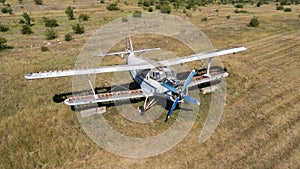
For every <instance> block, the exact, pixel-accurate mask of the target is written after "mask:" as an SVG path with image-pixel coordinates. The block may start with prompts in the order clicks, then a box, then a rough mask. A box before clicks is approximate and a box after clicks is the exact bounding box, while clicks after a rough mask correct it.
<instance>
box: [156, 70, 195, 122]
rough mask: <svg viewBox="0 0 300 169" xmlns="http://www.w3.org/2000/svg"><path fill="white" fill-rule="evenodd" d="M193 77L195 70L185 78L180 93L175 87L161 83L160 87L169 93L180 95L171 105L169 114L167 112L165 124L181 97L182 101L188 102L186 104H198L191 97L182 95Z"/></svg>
mask: <svg viewBox="0 0 300 169" xmlns="http://www.w3.org/2000/svg"><path fill="white" fill-rule="evenodd" d="M194 76H195V70H192V72H191V73H190V74H189V76H188V77H187V79H186V81H185V82H184V84H183V87H182V89H181V91H180V92H179V91H178V89H176V88H175V87H173V86H171V85H169V84H166V83H163V84H162V86H164V87H166V88H167V89H169V90H170V91H172V92H174V93H177V94H180V96H179V97H177V98H176V99H175V100H174V102H173V105H172V107H171V109H170V110H169V112H168V115H167V117H166V120H165V122H167V121H168V119H169V118H170V116H171V115H172V113H173V111H174V109H175V108H176V106H177V104H178V102H179V99H180V98H181V97H183V98H184V100H186V101H188V102H191V103H193V104H197V105H199V104H200V103H199V102H198V101H197V100H196V99H194V98H192V97H190V96H188V95H184V91H185V90H186V89H187V87H188V85H189V84H190V83H191V81H192V80H193V77H194Z"/></svg>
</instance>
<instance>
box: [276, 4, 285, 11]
mask: <svg viewBox="0 0 300 169" xmlns="http://www.w3.org/2000/svg"><path fill="white" fill-rule="evenodd" d="M276 10H284V7H283V6H282V5H279V6H276Z"/></svg>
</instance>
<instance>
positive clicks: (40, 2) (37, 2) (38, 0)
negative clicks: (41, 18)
mask: <svg viewBox="0 0 300 169" xmlns="http://www.w3.org/2000/svg"><path fill="white" fill-rule="evenodd" d="M34 2H35V4H37V5H43V0H34Z"/></svg>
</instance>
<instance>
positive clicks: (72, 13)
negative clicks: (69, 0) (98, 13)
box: [65, 6, 75, 20]
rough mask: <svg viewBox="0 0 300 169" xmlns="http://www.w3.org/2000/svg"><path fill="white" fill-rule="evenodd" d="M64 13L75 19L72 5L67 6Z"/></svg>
mask: <svg viewBox="0 0 300 169" xmlns="http://www.w3.org/2000/svg"><path fill="white" fill-rule="evenodd" d="M65 13H66V15H67V17H68V19H69V20H74V19H75V17H74V11H73V7H71V6H68V7H67V8H66V10H65Z"/></svg>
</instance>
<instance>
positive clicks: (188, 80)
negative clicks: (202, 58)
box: [182, 70, 195, 91]
mask: <svg viewBox="0 0 300 169" xmlns="http://www.w3.org/2000/svg"><path fill="white" fill-rule="evenodd" d="M194 76H195V70H192V72H191V73H190V75H189V76H188V77H187V79H186V81H185V82H184V85H183V87H182V91H185V89H186V88H187V87H188V85H189V84H190V82H191V81H192V80H193V77H194Z"/></svg>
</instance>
